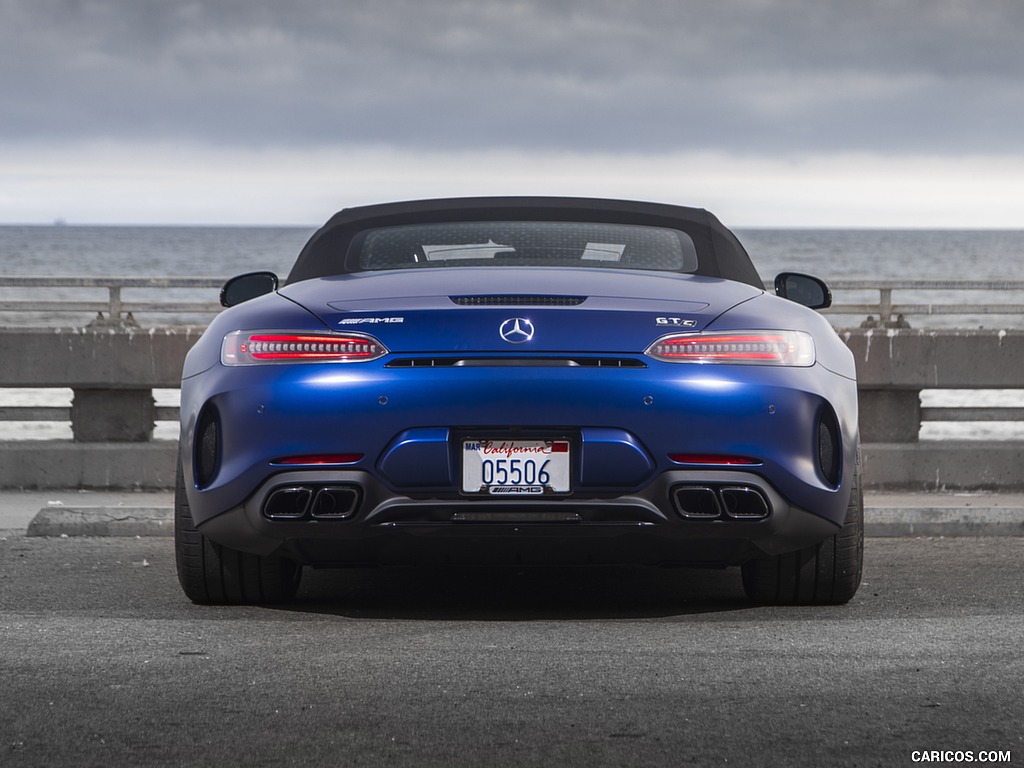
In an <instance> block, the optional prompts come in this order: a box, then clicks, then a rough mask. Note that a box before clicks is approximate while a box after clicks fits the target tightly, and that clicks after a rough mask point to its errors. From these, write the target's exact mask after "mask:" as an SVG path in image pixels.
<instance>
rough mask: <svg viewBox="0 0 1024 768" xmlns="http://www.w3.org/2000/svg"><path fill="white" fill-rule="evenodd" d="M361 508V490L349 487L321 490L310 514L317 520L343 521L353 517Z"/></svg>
mask: <svg viewBox="0 0 1024 768" xmlns="http://www.w3.org/2000/svg"><path fill="white" fill-rule="evenodd" d="M358 506H359V490H358V489H357V488H352V487H348V486H339V487H336V488H321V489H320V490H319V491H318V492H317V494H316V498H315V499H314V500H313V507H312V510H311V512H310V514H312V515H313V517H315V518H319V519H323V518H329V519H332V520H343V519H345V518H348V517H352V515H354V514H355V513H356V508H357V507H358Z"/></svg>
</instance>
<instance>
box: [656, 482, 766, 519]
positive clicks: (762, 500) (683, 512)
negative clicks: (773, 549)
mask: <svg viewBox="0 0 1024 768" xmlns="http://www.w3.org/2000/svg"><path fill="white" fill-rule="evenodd" d="M672 499H673V502H674V503H675V508H676V512H677V513H678V514H679V515H680V516H681V517H685V518H686V519H687V520H721V519H726V520H763V519H765V518H766V517H768V516H769V515H770V514H771V506H770V505H769V503H768V499H767V497H766V496H765V495H764V493H763V492H762V491H761V490H760V489H758V488H755V487H753V486H749V485H720V486H709V485H680V486H677V487H676V488H675V489H674V490H673V491H672Z"/></svg>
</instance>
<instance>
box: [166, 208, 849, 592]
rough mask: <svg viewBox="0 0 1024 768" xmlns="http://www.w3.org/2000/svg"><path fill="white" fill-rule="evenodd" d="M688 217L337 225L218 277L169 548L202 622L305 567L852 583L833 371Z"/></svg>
mask: <svg viewBox="0 0 1024 768" xmlns="http://www.w3.org/2000/svg"><path fill="white" fill-rule="evenodd" d="M775 294H776V295H771V294H770V293H767V292H766V291H765V290H764V284H763V282H762V280H761V278H759V276H758V273H757V271H756V270H755V269H754V266H753V264H752V263H751V260H750V258H749V257H748V255H747V253H746V252H745V251H744V249H743V247H742V246H741V245H740V243H739V242H738V240H737V239H736V237H735V236H734V235H733V234H732V233H731V232H730V231H729V230H728V229H726V228H725V227H724V226H723V225H722V224H721V223H720V222H719V221H718V220H717V219H716V218H715V217H714V216H713V215H711V214H710V213H708V212H707V211H705V210H701V209H695V208H685V207H679V206H672V205H661V204H652V203H639V202H625V201H617V200H590V199H574V198H465V199H451V200H426V201H415V202H401V203H392V204H384V205H372V206H365V207H360V208H351V209H347V210H343V211H341V212H340V213H338V214H337V215H335V216H334V217H333V218H331V220H330V221H328V222H327V224H326V225H325V226H324V227H322V228H321V229H320V230H319V231H317V232H316V233H315V234H314V235H313V236H312V238H311V239H310V240H309V242H308V243H307V245H306V246H305V248H304V249H303V250H302V252H301V253H300V254H299V257H298V260H297V261H296V262H295V265H294V267H293V268H292V270H291V273H290V274H289V275H288V277H287V279H286V280H284V282H283V284H279V282H278V279H277V277H276V276H275V275H273V274H272V273H269V272H254V273H249V274H245V275H241V276H239V277H236V278H233V279H232V280H229V281H228V282H227V283H226V285H225V286H224V289H223V292H222V294H221V301H222V303H223V304H224V305H225V306H227V307H229V308H228V309H227V310H225V311H224V312H222V313H221V314H220V315H218V316H217V317H216V318H215V319H214V320H213V322H212V323H211V324H210V326H209V328H208V329H207V331H206V333H205V334H204V335H203V336H202V338H201V339H200V340H199V342H198V343H197V344H196V345H195V347H194V348H193V349H192V350H191V352H190V353H189V355H188V358H187V360H186V362H185V367H184V372H183V374H182V384H181V452H180V462H181V463H180V471H179V477H178V489H177V494H176V504H175V506H176V513H175V544H176V557H177V567H178V575H179V579H180V582H181V585H182V587H183V589H184V591H185V594H186V595H187V596H188V597H189V598H191V599H192V600H193V601H195V602H198V603H272V602H284V601H287V600H289V599H291V598H293V597H294V596H295V593H296V589H297V587H298V585H299V577H300V575H301V573H302V569H303V567H305V566H310V567H315V568H320V567H339V566H340V567H344V566H369V565H393V564H405V565H425V564H453V565H454V564H465V565H473V564H486V565H495V564H499V563H506V564H509V565H514V566H516V567H524V566H529V565H533V564H549V565H561V564H649V565H659V564H660V565H687V566H711V567H725V566H741V567H742V576H743V585H744V588H745V590H746V592H747V595H748V596H749V597H750V598H751V599H752V600H754V601H756V602H761V603H778V604H784V603H791V604H792V603H798V604H799V603H802V604H807V603H818V604H827V603H844V602H846V601H848V600H849V599H850V598H851V597H852V596H853V595H854V593H855V592H856V590H857V587H858V585H859V584H860V578H861V562H862V551H863V504H862V496H861V492H860V488H859V458H858V457H859V449H858V431H857V388H856V381H855V370H854V361H853V357H852V355H851V354H850V352H849V350H848V349H847V348H846V346H845V345H844V344H843V342H842V341H841V339H840V338H839V337H838V335H837V334H836V332H835V331H834V330H833V328H832V327H831V326H830V324H829V323H828V322H827V321H826V320H825V319H824V318H823V317H822V316H821V315H820V314H818V313H817V312H815V311H814V310H815V309H819V308H823V307H826V306H828V305H829V303H830V301H831V296H830V294H829V291H828V288H827V287H826V286H825V284H824V283H823V282H822V281H820V280H818V279H816V278H813V277H810V276H807V275H802V274H795V273H784V274H782V275H779V276H778V278H776V281H775Z"/></svg>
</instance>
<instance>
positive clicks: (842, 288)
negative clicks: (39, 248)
mask: <svg viewBox="0 0 1024 768" xmlns="http://www.w3.org/2000/svg"><path fill="white" fill-rule="evenodd" d="M224 280H225V278H218V277H119V276H110V277H45V276H39V277H36V276H3V275H0V288H16V289H37V288H62V289H68V288H70V289H102V290H106V292H107V296H106V300H95V299H94V300H78V299H69V300H53V299H46V298H41V299H0V312H36V313H38V312H56V313H74V312H77V313H83V312H88V313H93V314H95V315H96V316H97V319H98V320H100V321H101V322H105V323H109V324H121V323H125V322H129V323H130V322H131V317H132V316H133V315H134V314H137V313H152V314H177V315H181V314H197V315H213V314H216V313H217V312H219V311H220V310H221V306H220V304H219V303H218V302H216V301H210V302H199V301H169V300H164V299H160V300H154V301H125V300H124V299H123V297H122V291H123V290H125V289H148V290H170V289H179V290H192V291H196V290H207V289H210V290H213V291H219V289H220V287H221V286H222V285H223V284H224ZM766 287H767V288H768V289H769V290H772V287H771V286H770V285H766ZM829 287H830V288H831V289H832V291H833V295H834V296H835V295H836V294H841V293H842V292H847V291H877V292H878V301H877V302H862V303H843V302H838V303H835V304H833V305H832V307H831V308H829V309H828V310H826V311H825V312H826V314H829V315H861V316H865V317H867V316H870V317H871V318H872V321H873V322H874V324H876V325H879V326H882V327H889V326H893V325H898V324H900V316H901V315H902V316H903V318H907V317H914V316H922V315H924V316H936V315H1024V303H1009V302H1008V303H991V302H985V303H963V302H959V301H956V300H952V301H948V302H946V301H942V302H930V303H920V302H918V303H897V302H895V301H894V300H893V293H894V292H895V291H918V292H919V291H948V292H951V293H954V294H955V293H962V292H970V291H974V292H985V293H991V292H994V291H995V292H1000V293H1011V292H1014V291H1017V292H1021V293H1024V280H834V281H831V282H830V283H829Z"/></svg>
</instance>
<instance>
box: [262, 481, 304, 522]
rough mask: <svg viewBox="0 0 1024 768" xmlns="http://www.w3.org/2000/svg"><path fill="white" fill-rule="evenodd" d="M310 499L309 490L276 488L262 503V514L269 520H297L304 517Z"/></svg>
mask: <svg viewBox="0 0 1024 768" xmlns="http://www.w3.org/2000/svg"><path fill="white" fill-rule="evenodd" d="M312 498H313V490H312V489H311V488H278V489H277V490H275V491H274V492H273V493H271V494H270V496H268V497H267V500H266V502H264V504H263V514H264V516H265V517H268V518H270V519H271V520H298V519H300V518H302V517H305V516H306V510H308V509H309V502H310V500H311V499H312Z"/></svg>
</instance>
